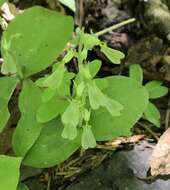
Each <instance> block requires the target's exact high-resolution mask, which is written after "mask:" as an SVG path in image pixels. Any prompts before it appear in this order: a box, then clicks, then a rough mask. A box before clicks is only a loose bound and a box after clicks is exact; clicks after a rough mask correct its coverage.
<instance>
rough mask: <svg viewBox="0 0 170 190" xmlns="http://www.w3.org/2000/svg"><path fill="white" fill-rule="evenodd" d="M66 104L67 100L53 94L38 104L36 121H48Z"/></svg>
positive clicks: (60, 111)
mask: <svg viewBox="0 0 170 190" xmlns="http://www.w3.org/2000/svg"><path fill="white" fill-rule="evenodd" d="M67 106H68V101H67V100H65V99H61V98H59V97H56V96H54V97H53V98H51V99H50V100H49V101H47V102H44V103H42V104H41V105H40V107H39V108H38V110H37V114H36V118H37V121H38V122H40V123H45V122H48V121H50V120H52V119H54V118H55V117H57V116H58V115H59V114H62V113H63V112H64V111H65V109H66V108H67Z"/></svg>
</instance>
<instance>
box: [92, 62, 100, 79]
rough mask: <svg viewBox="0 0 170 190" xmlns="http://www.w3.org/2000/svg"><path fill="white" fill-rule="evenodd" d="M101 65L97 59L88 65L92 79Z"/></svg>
mask: <svg viewBox="0 0 170 190" xmlns="http://www.w3.org/2000/svg"><path fill="white" fill-rule="evenodd" d="M101 65H102V63H101V61H100V60H97V59H96V60H94V61H92V62H90V63H89V70H90V74H91V76H92V78H93V77H95V76H96V74H97V73H98V71H99V70H100V67H101Z"/></svg>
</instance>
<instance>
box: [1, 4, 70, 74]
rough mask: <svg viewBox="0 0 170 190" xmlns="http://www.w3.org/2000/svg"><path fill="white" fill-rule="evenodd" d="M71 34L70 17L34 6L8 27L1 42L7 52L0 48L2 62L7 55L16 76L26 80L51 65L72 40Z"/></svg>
mask: <svg viewBox="0 0 170 190" xmlns="http://www.w3.org/2000/svg"><path fill="white" fill-rule="evenodd" d="M23 23H24V27H23ZM72 31H73V19H72V18H71V17H68V16H64V15H62V14H60V13H57V12H56V11H55V12H54V11H51V10H48V9H45V8H42V7H39V6H34V7H32V8H29V9H27V10H25V11H24V13H23V14H22V15H19V16H16V17H15V19H14V20H12V21H11V22H10V24H9V25H8V28H7V30H6V31H5V32H4V34H3V37H2V41H4V40H6V44H9V45H8V48H7V49H6V47H5V48H4V47H3V46H2V55H3V58H4V60H6V59H7V55H8V54H10V55H11V56H12V59H13V62H14V63H15V64H16V68H17V72H18V73H19V72H20V75H23V77H28V76H30V75H32V74H35V73H37V72H39V71H41V70H43V69H45V68H46V67H48V66H49V65H50V64H52V62H53V61H54V60H55V59H56V57H57V56H58V55H59V54H60V53H61V51H62V50H63V49H64V47H65V46H66V44H67V42H68V40H69V39H70V38H71V34H72ZM2 45H3V44H2ZM6 52H8V54H7V53H6ZM4 64H6V63H4Z"/></svg>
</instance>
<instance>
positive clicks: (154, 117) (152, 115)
mask: <svg viewBox="0 0 170 190" xmlns="http://www.w3.org/2000/svg"><path fill="white" fill-rule="evenodd" d="M144 116H145V119H147V120H148V121H150V122H151V123H153V124H154V125H155V126H157V127H160V125H161V121H160V119H161V116H160V113H159V110H158V109H157V108H156V106H155V105H154V104H152V103H151V102H149V104H148V106H147V108H146V110H145V111H144Z"/></svg>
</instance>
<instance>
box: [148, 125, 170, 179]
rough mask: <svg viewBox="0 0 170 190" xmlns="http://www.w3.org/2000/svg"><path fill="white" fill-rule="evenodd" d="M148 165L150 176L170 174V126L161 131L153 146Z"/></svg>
mask: <svg viewBox="0 0 170 190" xmlns="http://www.w3.org/2000/svg"><path fill="white" fill-rule="evenodd" d="M150 166H151V175H152V176H157V175H169V174H170V128H168V129H167V130H166V131H165V132H164V133H163V135H162V136H161V137H160V139H159V141H158V144H157V145H156V147H155V148H154V150H153V153H152V156H151V159H150Z"/></svg>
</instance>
